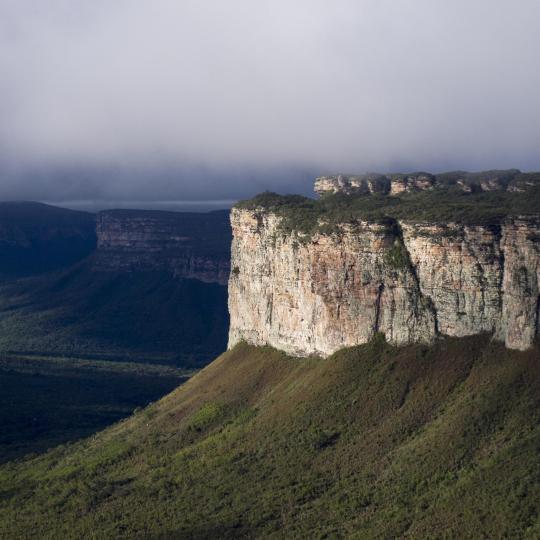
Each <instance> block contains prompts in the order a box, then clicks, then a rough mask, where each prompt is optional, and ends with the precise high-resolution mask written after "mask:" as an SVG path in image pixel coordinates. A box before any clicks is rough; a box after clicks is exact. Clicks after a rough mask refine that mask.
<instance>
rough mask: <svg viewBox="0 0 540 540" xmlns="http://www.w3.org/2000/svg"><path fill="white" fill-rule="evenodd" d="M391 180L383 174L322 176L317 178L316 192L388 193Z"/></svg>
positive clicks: (347, 193) (348, 193)
mask: <svg viewBox="0 0 540 540" xmlns="http://www.w3.org/2000/svg"><path fill="white" fill-rule="evenodd" d="M389 191H390V180H389V179H388V178H387V177H386V176H384V175H382V174H364V175H357V176H351V175H344V174H338V175H335V176H320V177H319V178H317V179H316V180H315V192H316V193H317V194H319V195H323V194H325V193H344V194H346V195H350V194H351V193H361V194H374V193H384V194H386V193H388V192H389Z"/></svg>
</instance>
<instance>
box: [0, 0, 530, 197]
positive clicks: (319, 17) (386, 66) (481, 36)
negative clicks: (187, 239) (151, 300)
mask: <svg viewBox="0 0 540 540" xmlns="http://www.w3.org/2000/svg"><path fill="white" fill-rule="evenodd" d="M539 17H540V5H539V4H538V2H536V1H534V0H523V1H522V2H520V3H519V5H518V6H516V5H515V4H513V3H510V2H507V1H505V0H495V1H489V2H488V1H487V0H475V1H473V2H466V1H465V0H457V1H456V2H451V3H449V2H444V1H435V2H434V1H431V0H405V1H403V2H399V3H396V2H392V1H390V0H382V1H381V0H377V1H375V0H363V1H362V2H356V1H352V0H338V1H336V2H332V3H331V4H330V3H328V2H324V1H322V0H316V1H308V0H300V1H297V2H294V3H292V4H291V3H290V2H285V1H283V0H278V1H272V2H270V1H266V0H263V1H262V2H257V3H256V4H254V3H253V2H248V1H247V0H234V1H232V2H227V3H226V4H223V3H222V2H218V1H210V2H205V4H204V5H202V6H201V4H200V2H195V1H191V0H188V1H185V2H181V3H178V2H173V1H172V0H158V1H156V2H152V3H148V2H144V1H142V0H134V1H129V2H128V1H127V0H121V1H118V2H114V3H110V2H92V3H89V4H88V3H87V4H83V3H75V4H74V3H73V2H68V1H66V0H53V1H51V2H47V5H46V6H42V5H39V4H38V5H36V3H35V2H31V1H30V0H22V1H20V2H3V3H2V4H1V5H0V21H1V22H0V50H1V51H2V53H1V54H0V81H1V82H0V96H1V97H0V111H2V117H3V122H2V124H1V125H0V177H1V179H2V181H1V182H0V199H12V200H13V199H33V200H46V201H51V202H55V201H56V202H61V201H87V200H93V201H126V200H131V201H167V200H176V201H180V200H187V201H190V200H206V199H211V200H220V199H226V200H235V199H239V198H245V197H250V196H252V195H254V194H255V193H257V192H260V191H263V190H265V189H270V190H273V191H279V192H296V193H298V192H300V193H306V192H307V190H308V189H309V188H310V184H309V182H308V178H309V180H311V179H312V178H313V177H314V176H316V175H319V174H330V173H336V172H345V173H346V172H351V173H352V172H358V173H360V172H366V171H373V170H376V171H380V172H383V173H384V172H392V171H396V170H401V171H413V170H431V171H433V172H438V171H442V170H452V169H466V170H479V169H486V168H510V167H517V168H520V169H522V170H525V171H526V170H538V169H539V168H540V157H539V155H538V152H537V143H538V140H540V116H539V115H540V112H539V111H540V96H539V94H538V91H537V88H538V86H539V83H540V70H539V69H538V54H537V51H538V50H539V49H540V37H539V35H538V32H537V28H536V24H537V21H538V20H539ZM103 205H105V204H104V203H103ZM105 206H107V205H105Z"/></svg>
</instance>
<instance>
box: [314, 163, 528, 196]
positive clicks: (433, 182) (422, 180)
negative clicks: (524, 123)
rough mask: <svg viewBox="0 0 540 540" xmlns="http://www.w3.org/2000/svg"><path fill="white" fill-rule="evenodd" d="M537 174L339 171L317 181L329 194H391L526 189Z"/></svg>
mask: <svg viewBox="0 0 540 540" xmlns="http://www.w3.org/2000/svg"><path fill="white" fill-rule="evenodd" d="M537 177H538V174H537V173H522V172H521V171H520V170H518V169H508V170H493V171H483V172H479V173H470V172H466V171H453V172H448V173H442V174H437V175H434V174H430V173H426V172H417V173H410V174H401V173H399V174H387V175H383V174H378V173H370V174H363V175H348V174H337V175H331V176H320V177H319V178H317V179H316V181H315V192H316V193H318V194H319V195H325V194H327V193H344V194H346V195H350V194H352V193H358V194H388V195H391V196H396V195H400V194H402V193H407V192H416V191H425V190H431V189H434V188H436V187H441V186H444V187H447V186H454V187H456V188H457V189H459V190H461V191H463V192H465V193H472V192H487V191H508V192H524V191H526V190H527V189H528V188H530V187H531V186H533V185H535V184H536V182H537V180H538V179H537Z"/></svg>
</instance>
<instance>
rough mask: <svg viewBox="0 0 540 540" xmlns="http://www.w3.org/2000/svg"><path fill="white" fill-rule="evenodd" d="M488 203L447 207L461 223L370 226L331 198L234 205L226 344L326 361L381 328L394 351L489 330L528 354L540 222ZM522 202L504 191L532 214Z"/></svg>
mask: <svg viewBox="0 0 540 540" xmlns="http://www.w3.org/2000/svg"><path fill="white" fill-rule="evenodd" d="M443 195H444V194H442V193H439V194H438V196H439V197H441V196H443ZM488 195H489V196H490V197H491V194H488ZM481 196H482V197H483V198H479V199H474V198H473V199H472V200H471V201H472V202H471V204H470V209H474V208H475V207H477V208H476V209H478V207H479V201H480V202H481V201H483V204H484V207H481V208H482V210H483V212H484V214H480V215H475V214H472V213H470V212H469V214H467V213H466V212H465V211H464V210H463V209H461V208H460V209H458V210H459V211H457V210H456V208H455V207H454V206H453V204H452V203H451V202H448V203H447V205H446V206H448V205H449V206H450V208H451V210H452V212H454V213H456V212H457V215H459V216H461V217H462V218H463V219H461V220H460V221H459V222H458V221H457V220H456V221H451V220H450V221H446V220H439V221H435V220H416V219H413V217H414V215H413V214H411V213H410V212H408V211H402V213H403V214H406V215H408V217H407V218H404V217H395V216H394V217H393V216H390V215H386V214H387V213H391V212H385V211H383V212H381V213H380V215H377V216H373V217H371V218H369V219H367V218H362V217H359V215H358V213H357V215H356V216H354V215H353V216H351V212H352V210H351V208H352V207H351V208H348V209H347V208H346V209H345V210H342V211H341V213H339V212H337V211H336V210H335V207H336V206H335V205H338V206H337V207H338V208H339V204H338V203H335V202H331V203H327V202H326V203H325V202H324V201H323V202H321V203H320V204H319V202H317V201H313V202H310V201H309V200H305V199H302V198H293V199H291V198H286V197H285V198H282V199H280V200H279V201H278V200H273V202H272V203H271V204H265V205H260V204H259V203H260V201H255V202H254V203H253V204H247V205H240V206H239V207H238V208H235V209H233V211H232V213H231V223H232V229H233V244H232V260H231V267H232V272H231V276H230V281H229V311H230V315H231V325H230V332H229V347H232V346H234V345H235V344H236V343H238V342H239V341H242V340H244V341H246V342H248V343H251V344H253V345H272V346H274V347H276V348H279V349H282V350H284V351H286V352H288V353H290V354H294V355H299V356H303V355H310V354H317V355H323V356H326V355H329V354H331V353H333V352H334V351H336V350H338V349H340V348H343V347H348V346H353V345H358V344H362V343H366V342H367V341H369V340H370V339H371V338H372V337H373V336H374V334H375V333H378V332H379V333H382V334H384V336H385V337H386V339H387V341H389V342H391V343H394V344H397V345H405V344H408V343H413V342H424V343H429V342H432V341H433V340H434V339H435V338H436V337H437V336H439V335H447V336H455V337H462V336H470V335H474V334H483V333H490V334H493V336H494V337H495V339H497V340H500V341H503V342H504V343H505V344H506V346H507V347H508V348H512V349H519V350H525V349H528V348H530V347H531V346H532V344H533V341H534V339H535V338H536V336H537V335H538V333H539V319H540V312H539V310H540V296H539V284H540V217H539V216H538V215H534V214H529V215H505V216H501V215H500V212H499V215H497V212H496V208H495V207H488V206H487V205H486V203H485V200H486V199H485V194H481ZM516 196H517V195H516V194H515V193H512V194H511V195H510V194H508V197H509V201H510V202H508V204H509V205H511V206H512V205H513V206H512V207H513V208H521V206H520V205H521V204H533V206H535V203H534V202H533V203H531V202H530V200H529V201H525V202H523V201H521V199H520V200H519V201H518V199H516V198H515V197H516ZM461 197H463V195H462V196H461ZM471 197H473V195H471ZM391 198H392V197H387V199H391ZM368 199H370V198H369V197H368ZM529 199H530V197H529ZM422 200H423V199H422ZM489 200H492V199H489ZM493 200H494V201H495V199H493ZM291 201H292V202H291ZM516 201H517V202H516ZM496 203H497V205H500V204H501V202H500V200H499V199H497V200H496ZM518 203H519V204H518ZM317 204H319V206H317ZM324 204H327V205H330V206H326V207H325V206H323V205H324ZM351 204H353V203H351ZM358 204H365V203H364V202H361V203H358ZM389 204H390V206H389V208H391V209H392V211H393V212H394V214H398V215H399V213H400V212H399V211H398V208H399V207H396V204H395V203H389ZM321 208H322V209H326V210H327V211H326V213H325V212H321ZM441 208H442V207H441ZM497 208H498V207H497ZM536 208H538V206H536ZM285 210H287V212H286V211H285ZM431 210H432V209H431ZM427 211H429V209H428V210H426V212H427ZM317 212H319V214H317ZM336 212H337V213H336ZM460 212H461V213H460ZM441 213H442V214H444V211H443V209H441ZM365 214H366V212H364V215H365ZM493 215H496V218H493ZM486 216H487V217H488V218H489V219H486ZM475 219H476V222H475ZM306 223H307V225H306Z"/></svg>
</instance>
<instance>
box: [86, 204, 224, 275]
mask: <svg viewBox="0 0 540 540" xmlns="http://www.w3.org/2000/svg"><path fill="white" fill-rule="evenodd" d="M96 230H97V239H98V240H97V252H96V257H95V268H96V269H97V270H101V271H107V270H115V271H134V270H138V271H141V270H142V271H144V270H166V271H170V272H172V273H173V274H174V275H175V276H177V277H183V278H193V279H198V280H200V281H203V282H206V283H219V284H221V285H226V284H227V280H228V277H229V267H230V262H229V261H230V251H229V250H230V241H231V233H230V225H229V219H228V212H226V211H217V212H209V213H187V212H186V213H181V212H160V211H145V210H110V211H104V212H100V213H99V214H98V217H97V228H96Z"/></svg>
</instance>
